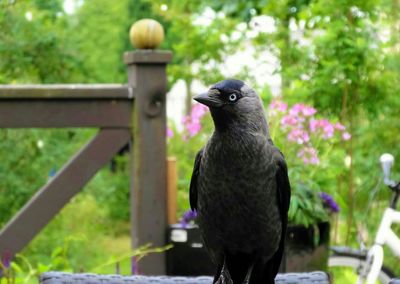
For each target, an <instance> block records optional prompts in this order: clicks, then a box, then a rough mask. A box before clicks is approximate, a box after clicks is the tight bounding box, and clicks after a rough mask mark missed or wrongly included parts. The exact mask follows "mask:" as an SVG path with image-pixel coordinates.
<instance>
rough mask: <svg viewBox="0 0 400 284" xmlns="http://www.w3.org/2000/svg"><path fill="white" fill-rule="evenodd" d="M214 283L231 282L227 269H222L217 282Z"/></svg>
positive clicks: (224, 283)
mask: <svg viewBox="0 0 400 284" xmlns="http://www.w3.org/2000/svg"><path fill="white" fill-rule="evenodd" d="M215 284H233V281H232V279H231V276H230V274H229V272H228V271H226V272H225V271H222V272H221V275H220V276H219V278H218V280H217V282H215Z"/></svg>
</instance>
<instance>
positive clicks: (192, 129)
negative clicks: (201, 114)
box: [186, 121, 201, 137]
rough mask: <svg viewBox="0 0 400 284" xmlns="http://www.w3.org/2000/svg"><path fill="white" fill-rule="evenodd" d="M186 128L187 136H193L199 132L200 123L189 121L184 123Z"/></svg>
mask: <svg viewBox="0 0 400 284" xmlns="http://www.w3.org/2000/svg"><path fill="white" fill-rule="evenodd" d="M186 129H187V131H188V132H189V136H190V137H193V136H195V135H196V134H197V133H199V131H200V129H201V124H200V122H195V121H190V122H189V123H186Z"/></svg>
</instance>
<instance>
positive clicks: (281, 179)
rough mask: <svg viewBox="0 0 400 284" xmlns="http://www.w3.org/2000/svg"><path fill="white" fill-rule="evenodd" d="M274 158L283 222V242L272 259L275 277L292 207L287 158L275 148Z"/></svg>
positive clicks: (271, 271)
mask: <svg viewBox="0 0 400 284" xmlns="http://www.w3.org/2000/svg"><path fill="white" fill-rule="evenodd" d="M273 157H274V160H275V165H276V174H275V178H276V184H277V190H278V203H279V209H280V215H281V220H282V235H281V241H280V243H279V248H278V250H277V251H276V253H275V254H274V256H273V258H272V259H271V262H272V263H270V264H271V266H270V267H271V268H272V269H271V270H270V271H269V273H272V276H273V277H275V276H276V274H278V271H279V266H280V264H281V261H282V256H283V253H284V245H285V238H286V227H287V223H288V210H289V205H290V182H289V177H288V170H287V165H286V162H285V158H284V156H283V154H282V152H281V151H279V149H277V148H275V147H274V152H273Z"/></svg>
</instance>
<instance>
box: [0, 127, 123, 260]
mask: <svg viewBox="0 0 400 284" xmlns="http://www.w3.org/2000/svg"><path fill="white" fill-rule="evenodd" d="M130 137H131V136H130V131H129V130H128V129H101V130H100V131H99V132H98V133H97V135H96V136H95V137H94V138H93V139H92V140H91V141H89V142H88V143H87V144H86V145H85V146H84V147H83V148H82V149H81V150H80V151H79V152H78V153H77V154H76V155H75V156H74V157H72V158H71V160H70V161H69V162H68V163H67V164H66V165H65V166H64V167H63V168H62V169H61V170H60V171H59V172H58V173H57V175H55V176H54V177H53V178H52V179H51V180H50V181H49V182H48V183H47V184H46V185H44V186H43V187H42V188H41V189H40V190H39V191H38V192H37V193H36V194H35V195H34V196H33V197H32V198H31V200H30V201H29V202H28V203H27V204H26V205H25V206H24V207H23V208H22V209H21V210H20V211H19V212H18V214H17V215H15V216H14V217H13V218H12V219H11V220H10V221H9V223H8V224H7V225H6V226H5V227H4V228H3V229H2V230H1V231H0V253H2V254H3V253H11V254H15V253H16V252H19V251H20V250H21V249H22V248H24V247H25V246H26V245H27V244H28V243H29V242H30V241H31V240H32V239H33V238H34V237H35V236H36V234H37V233H38V232H39V231H40V230H41V229H42V228H43V227H44V226H45V225H46V224H47V223H49V222H50V220H51V219H52V218H53V217H54V216H55V215H56V214H57V213H58V212H59V211H60V210H61V208H63V207H64V205H66V204H67V203H68V201H69V200H70V199H71V198H72V197H73V196H75V195H76V194H77V193H78V192H79V191H80V190H81V189H82V187H83V186H84V185H85V184H86V183H87V182H88V181H89V180H90V179H91V178H92V177H93V176H94V175H95V174H96V172H97V171H98V170H100V169H101V168H102V167H103V166H104V165H105V164H106V163H108V162H109V161H110V160H111V159H112V158H113V157H114V155H115V154H116V153H117V152H118V151H119V150H120V149H121V148H122V147H123V146H125V145H126V144H127V143H129V140H130Z"/></svg>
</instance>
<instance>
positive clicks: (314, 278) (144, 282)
mask: <svg viewBox="0 0 400 284" xmlns="http://www.w3.org/2000/svg"><path fill="white" fill-rule="evenodd" d="M275 281H276V284H311V283H312V284H317V283H318V284H329V283H330V279H329V276H328V274H326V273H324V272H308V273H287V274H278V276H277V277H276V280H275ZM40 283H41V284H69V283H76V284H95V283H104V284H105V283H109V284H111V283H112V284H119V283H121V284H151V283H153V284H156V283H162V284H173V283H180V284H211V283H212V277H209V276H200V277H170V276H141V275H140V276H121V275H96V274H71V273H62V272H47V273H44V274H42V275H41V277H40ZM396 283H397V282H396Z"/></svg>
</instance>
